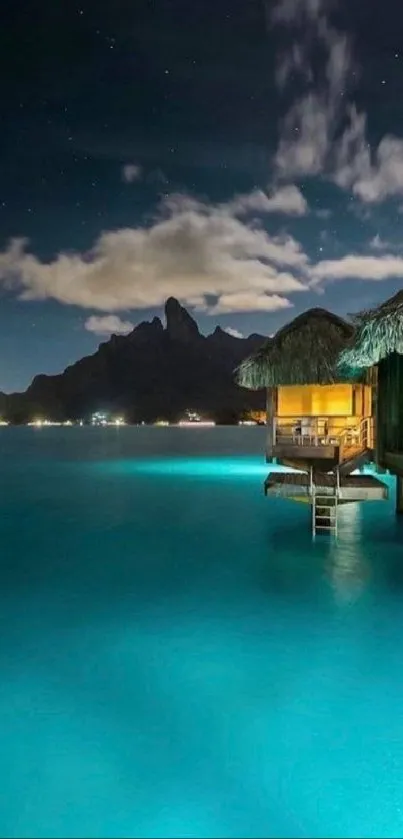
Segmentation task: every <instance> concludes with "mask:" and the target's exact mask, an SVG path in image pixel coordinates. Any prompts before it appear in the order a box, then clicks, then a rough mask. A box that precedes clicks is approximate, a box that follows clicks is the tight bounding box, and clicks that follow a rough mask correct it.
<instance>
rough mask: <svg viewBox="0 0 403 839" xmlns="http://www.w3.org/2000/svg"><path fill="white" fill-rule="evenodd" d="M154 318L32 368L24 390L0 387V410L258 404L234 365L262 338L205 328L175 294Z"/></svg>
mask: <svg viewBox="0 0 403 839" xmlns="http://www.w3.org/2000/svg"><path fill="white" fill-rule="evenodd" d="M165 318H166V326H165V328H164V326H163V324H162V322H161V320H160V319H159V318H157V317H156V318H154V319H153V320H152V321H150V322H148V321H147V322H143V323H140V324H139V325H138V326H136V327H135V329H133V331H132V332H131V333H130V334H129V335H125V336H122V335H112V337H111V338H110V340H109V341H107V342H105V343H102V344H100V346H99V348H98V350H97V351H96V352H95V353H94V354H93V355H91V356H87V357H85V358H82V359H80V360H79V361H77V362H76V363H75V364H73V365H71V366H70V367H67V368H66V370H64V372H63V373H61V374H59V375H56V376H46V375H39V376H36V377H35V378H34V379H33V381H32V383H31V384H30V386H29V387H28V389H27V390H26V391H25V393H15V394H10V395H5V394H1V395H0V413H1V414H2V416H3V417H5V418H6V419H9V420H10V421H11V422H26V421H27V420H30V419H34V417H35V416H46V417H47V418H49V419H54V420H64V419H78V418H88V417H89V416H90V415H91V414H92V413H93V412H94V411H98V410H104V411H110V412H114V413H116V412H119V413H121V414H124V416H125V418H126V419H127V420H128V421H129V422H130V421H131V422H141V421H145V422H149V421H153V420H157V419H168V420H176V419H178V418H179V417H180V416H181V415H183V412H184V411H185V410H186V409H187V408H190V409H192V410H196V411H202V412H203V413H205V414H207V415H209V416H211V417H213V418H214V419H216V420H217V421H220V420H221V421H229V420H230V418H231V417H235V416H236V415H238V416H239V414H241V413H242V412H243V411H245V410H248V409H250V408H262V407H263V406H264V398H263V397H262V394H261V393H258V394H256V393H253V392H250V391H246V390H242V389H241V388H239V387H238V386H237V385H236V383H235V382H234V377H233V372H234V368H235V367H236V366H237V365H238V364H239V363H240V362H241V361H242V359H243V358H245V357H246V356H247V355H249V354H250V353H252V352H253V351H254V350H255V349H257V348H258V347H259V346H260V345H261V344H262V343H263V342H264V340H265V337H264V336H262V335H255V334H254V335H250V336H249V337H248V338H237V337H234V336H232V335H230V334H228V333H227V332H225V331H224V330H222V329H221V328H220V327H217V328H216V329H215V331H214V332H213V333H212V334H211V335H208V336H204V335H202V334H201V333H200V331H199V328H198V325H197V323H196V321H195V320H194V319H193V318H192V317H191V315H190V314H189V312H188V311H187V310H186V309H185V308H184V307H183V306H181V304H180V303H179V302H178V300H176V299H175V298H174V297H170V298H169V299H168V300H167V302H166V304H165Z"/></svg>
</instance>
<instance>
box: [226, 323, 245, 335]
mask: <svg viewBox="0 0 403 839" xmlns="http://www.w3.org/2000/svg"><path fill="white" fill-rule="evenodd" d="M224 332H226V333H227V334H228V335H231V336H232V338H244V337H245V336H244V335H243V333H242V332H240V331H239V329H233V327H232V326H227V327H226V328H225V329H224Z"/></svg>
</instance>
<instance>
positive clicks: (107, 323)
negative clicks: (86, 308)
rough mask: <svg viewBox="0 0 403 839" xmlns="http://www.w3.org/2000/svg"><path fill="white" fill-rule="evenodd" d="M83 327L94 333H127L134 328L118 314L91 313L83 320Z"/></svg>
mask: <svg viewBox="0 0 403 839" xmlns="http://www.w3.org/2000/svg"><path fill="white" fill-rule="evenodd" d="M84 328H85V329H86V330H87V331H88V332H94V333H95V335H112V334H113V335H128V334H129V332H131V331H132V330H133V329H134V324H133V323H131V321H129V320H121V318H120V317H118V315H91V316H90V317H89V318H87V320H86V321H85V324H84Z"/></svg>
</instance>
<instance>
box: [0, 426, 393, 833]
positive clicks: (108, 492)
mask: <svg viewBox="0 0 403 839" xmlns="http://www.w3.org/2000/svg"><path fill="white" fill-rule="evenodd" d="M263 450H264V429H260V428H243V429H238V428H234V429H225V428H216V429H202V428H200V429H199V428H194V429H193V428H192V429H177V428H172V429H169V428H137V429H136V428H121V429H112V428H108V429H85V428H84V429H79V428H77V429H76V428H72V429H53V428H51V429H47V430H45V429H41V430H39V429H38V430H36V429H7V428H6V429H1V433H0V470H1V473H0V474H1V491H0V493H1V519H0V549H1V586H0V598H1V618H2V631H1V636H0V668H1V681H0V738H1V747H0V789H1V795H0V836H2V837H6V836H8V837H17V836H21V837H78V836H85V837H113V836H116V837H137V836H138V837H139V836H143V837H176V836H177V837H241V836H249V837H275V836H276V837H336V836H340V837H361V836H368V837H400V836H402V835H403V833H402V832H403V523H402V522H399V521H397V520H396V518H395V516H394V499H393V489H391V499H390V501H388V502H379V503H378V502H377V503H367V504H363V505H351V506H347V507H345V508H343V509H342V510H341V512H340V528H339V529H340V533H339V539H338V542H337V544H336V543H334V542H333V541H331V540H330V539H329V538H327V537H326V536H325V537H320V538H317V540H316V542H315V543H314V544H313V543H312V537H311V533H310V527H309V512H308V508H307V507H306V506H305V505H302V504H301V505H297V504H292V503H291V502H287V501H284V500H282V499H273V500H268V499H265V498H264V495H263V492H262V482H263V479H264V477H265V475H266V474H267V466H266V465H265V463H264V460H263V455H262V453H263ZM386 480H387V481H388V480H389V479H388V478H386Z"/></svg>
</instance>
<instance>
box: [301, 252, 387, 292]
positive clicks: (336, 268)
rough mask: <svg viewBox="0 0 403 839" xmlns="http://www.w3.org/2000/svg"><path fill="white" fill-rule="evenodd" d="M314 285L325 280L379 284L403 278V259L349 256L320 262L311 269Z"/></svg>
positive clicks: (384, 256)
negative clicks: (369, 281)
mask: <svg viewBox="0 0 403 839" xmlns="http://www.w3.org/2000/svg"><path fill="white" fill-rule="evenodd" d="M310 274H311V278H312V285H317V284H319V283H321V282H323V281H324V280H344V279H356V280H373V281H375V282H379V281H382V280H388V279H391V278H393V277H403V258H400V257H397V256H393V255H391V254H384V255H382V256H357V255H355V254H348V255H347V256H343V257H342V258H341V259H330V260H324V261H323V262H318V263H317V264H316V265H314V266H313V267H312V268H311V272H310Z"/></svg>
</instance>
